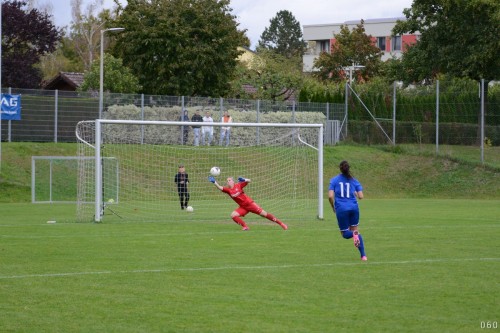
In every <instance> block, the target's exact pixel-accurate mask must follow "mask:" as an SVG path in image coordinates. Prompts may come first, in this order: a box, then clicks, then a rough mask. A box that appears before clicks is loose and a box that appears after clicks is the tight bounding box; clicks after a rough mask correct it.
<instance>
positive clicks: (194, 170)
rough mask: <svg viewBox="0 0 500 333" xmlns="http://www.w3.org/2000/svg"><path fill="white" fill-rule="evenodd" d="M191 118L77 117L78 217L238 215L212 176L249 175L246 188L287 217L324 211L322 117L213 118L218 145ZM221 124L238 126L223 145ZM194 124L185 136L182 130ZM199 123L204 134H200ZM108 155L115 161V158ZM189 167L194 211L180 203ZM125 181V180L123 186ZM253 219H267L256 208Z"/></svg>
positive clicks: (221, 218)
mask: <svg viewBox="0 0 500 333" xmlns="http://www.w3.org/2000/svg"><path fill="white" fill-rule="evenodd" d="M193 124H198V125H199V123H191V122H174V121H135V120H95V121H82V122H80V123H78V124H77V128H76V136H77V138H78V157H79V164H78V188H77V192H78V193H77V221H78V222H91V221H92V222H100V221H109V222H112V221H144V222H154V221H161V222H168V221H214V222H228V223H229V222H230V223H233V222H232V220H231V218H230V214H231V212H232V211H233V210H234V209H235V208H237V204H236V203H235V202H234V201H233V200H232V199H231V198H229V197H228V196H227V195H226V194H225V193H222V192H220V191H219V190H218V189H217V188H216V187H215V186H214V185H213V184H212V183H210V182H209V181H208V176H209V175H210V174H209V171H210V169H211V168H212V167H213V166H218V167H220V169H221V174H220V176H218V177H216V179H217V182H218V183H219V184H220V185H222V186H225V185H226V179H227V177H234V178H235V179H237V177H239V176H241V177H245V178H249V179H251V180H252V181H251V183H250V184H249V185H248V186H247V187H246V188H245V192H246V193H247V194H248V195H249V196H250V197H251V198H252V199H253V200H255V202H256V203H258V204H259V205H260V206H261V207H262V208H263V209H264V210H266V211H267V212H270V213H272V214H274V215H275V216H277V217H278V218H280V219H281V220H282V221H284V222H285V223H286V222H287V221H293V220H303V219H304V218H307V219H311V218H315V217H318V218H323V194H322V193H323V188H322V184H323V178H322V173H323V172H322V165H323V125H322V124H270V123H231V124H227V123H226V124H221V123H212V124H211V125H212V126H213V132H214V140H213V141H212V145H203V143H202V140H201V139H200V145H199V146H194V145H193V133H192V132H193V129H192V128H191V126H192V125H193ZM221 126H226V127H231V141H230V142H229V145H228V146H226V145H225V143H226V142H225V141H224V145H219V135H220V130H221ZM186 128H187V129H188V130H189V131H190V132H189V136H188V139H187V140H185V137H184V135H181V134H182V131H183V130H185V129H186ZM201 132H202V131H201V130H200V136H201ZM108 161H114V162H113V165H108V164H109V163H108ZM180 165H184V167H185V171H186V173H187V174H188V179H189V185H188V191H189V197H190V198H189V202H188V205H189V206H192V207H193V210H194V211H193V212H191V213H189V212H186V210H184V209H181V204H180V200H179V194H178V188H177V185H176V183H175V181H174V179H175V176H176V174H177V172H178V169H179V166H180ZM117 184H119V186H117ZM245 220H246V221H248V222H252V221H256V222H257V221H260V222H265V221H267V220H265V219H262V218H261V217H259V216H256V215H254V214H249V215H247V217H246V218H245Z"/></svg>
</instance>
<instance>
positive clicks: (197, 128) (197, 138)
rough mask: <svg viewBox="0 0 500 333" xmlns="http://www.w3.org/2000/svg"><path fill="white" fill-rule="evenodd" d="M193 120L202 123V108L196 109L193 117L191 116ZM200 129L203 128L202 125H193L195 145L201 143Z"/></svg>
mask: <svg viewBox="0 0 500 333" xmlns="http://www.w3.org/2000/svg"><path fill="white" fill-rule="evenodd" d="M191 121H192V122H195V123H202V122H203V117H202V116H201V115H200V110H196V112H195V113H194V115H193V117H191ZM200 129H201V125H193V135H194V142H193V144H194V145H195V146H199V145H200Z"/></svg>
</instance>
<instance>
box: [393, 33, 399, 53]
mask: <svg viewBox="0 0 500 333" xmlns="http://www.w3.org/2000/svg"><path fill="white" fill-rule="evenodd" d="M392 50H393V51H401V36H393V37H392Z"/></svg>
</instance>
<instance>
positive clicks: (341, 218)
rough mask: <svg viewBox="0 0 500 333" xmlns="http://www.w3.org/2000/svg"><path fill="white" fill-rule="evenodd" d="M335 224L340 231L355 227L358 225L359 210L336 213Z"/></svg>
mask: <svg viewBox="0 0 500 333" xmlns="http://www.w3.org/2000/svg"><path fill="white" fill-rule="evenodd" d="M336 215H337V223H338V224H339V229H340V231H345V230H348V229H349V227H357V226H358V224H359V210H358V209H356V210H346V211H343V212H337V213H336Z"/></svg>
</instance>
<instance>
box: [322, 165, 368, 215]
mask: <svg viewBox="0 0 500 333" xmlns="http://www.w3.org/2000/svg"><path fill="white" fill-rule="evenodd" d="M328 190H333V192H334V194H335V197H334V199H335V211H336V212H344V211H348V210H358V209H359V208H358V200H357V198H356V195H355V194H354V192H360V191H362V190H363V187H362V186H361V183H360V182H358V180H357V179H356V178H347V177H346V176H344V175H343V174H339V175H338V176H336V177H333V178H332V179H331V180H330V187H329V188H328Z"/></svg>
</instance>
